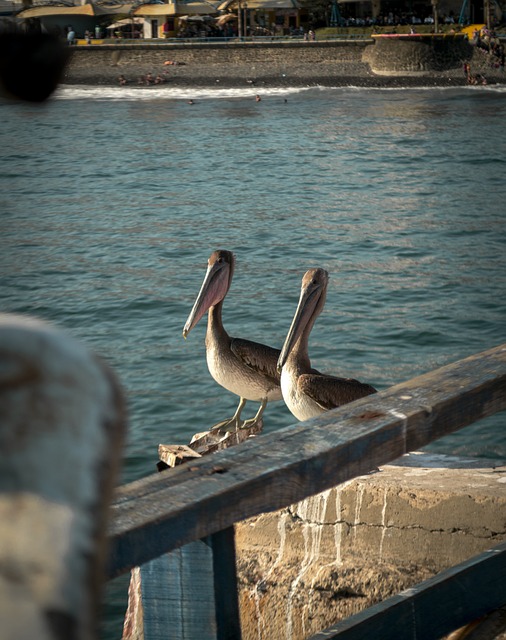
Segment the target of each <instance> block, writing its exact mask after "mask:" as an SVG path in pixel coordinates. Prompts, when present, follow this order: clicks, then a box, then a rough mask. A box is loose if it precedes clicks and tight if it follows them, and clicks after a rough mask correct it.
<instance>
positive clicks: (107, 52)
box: [64, 39, 504, 87]
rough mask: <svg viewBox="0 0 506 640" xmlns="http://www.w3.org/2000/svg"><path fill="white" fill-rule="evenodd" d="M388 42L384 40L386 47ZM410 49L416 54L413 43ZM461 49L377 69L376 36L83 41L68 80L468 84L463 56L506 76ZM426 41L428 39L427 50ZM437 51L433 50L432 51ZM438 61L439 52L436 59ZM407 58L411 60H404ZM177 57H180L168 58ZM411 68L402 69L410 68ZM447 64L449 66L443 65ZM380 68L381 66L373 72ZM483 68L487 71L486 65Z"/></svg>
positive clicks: (393, 59)
mask: <svg viewBox="0 0 506 640" xmlns="http://www.w3.org/2000/svg"><path fill="white" fill-rule="evenodd" d="M383 46H384V45H381V47H383ZM410 46H411V53H410V54H409V55H410V56H413V43H412V44H411V45H410ZM466 46H467V48H465V47H464V45H462V47H463V48H461V50H460V53H458V55H452V56H448V55H446V56H445V64H444V65H443V66H441V65H440V64H439V65H438V64H432V67H434V68H431V66H430V64H429V65H427V64H426V65H425V67H424V74H413V73H410V71H409V69H410V67H413V65H415V66H416V63H415V62H413V61H412V60H411V59H410V58H408V59H406V55H407V54H406V51H405V49H406V47H404V46H402V47H400V48H399V50H398V52H397V53H396V52H394V53H392V52H390V53H389V57H388V60H389V62H388V64H389V65H390V67H391V70H392V73H385V70H384V69H379V66H381V65H380V63H378V62H377V61H376V63H375V65H376V67H374V65H372V66H371V61H372V60H374V59H375V58H377V55H376V54H377V53H378V51H379V48H376V47H377V44H374V40H373V39H370V40H346V41H329V42H303V41H290V42H271V43H265V42H261V43H260V42H242V43H240V42H235V43H230V42H227V43H225V42H224V43H196V44H193V43H181V44H179V43H177V44H165V43H159V42H157V43H146V42H144V43H141V44H110V45H107V44H103V45H88V46H86V45H85V46H78V47H75V48H74V49H73V55H72V59H71V62H70V64H69V66H68V68H67V71H66V73H65V77H64V82H65V83H67V84H92V85H117V84H118V77H119V75H120V74H121V75H123V76H125V78H126V79H127V80H128V83H129V84H137V82H138V78H139V76H143V75H145V74H147V73H152V74H153V75H154V76H156V75H157V74H161V75H163V77H164V80H165V81H166V82H168V83H170V84H172V85H173V86H195V87H212V86H217V85H219V86H221V87H225V86H226V87H236V86H244V85H250V86H256V87H262V86H263V87H289V86H318V85H320V86H347V85H354V86H373V87H374V86H376V87H381V86H434V85H437V86H448V85H450V86H451V85H462V84H465V83H466V80H465V76H464V73H463V71H462V64H461V62H462V60H461V58H462V56H466V55H469V58H470V60H471V65H472V66H473V65H480V71H482V69H481V67H483V65H485V66H486V67H487V70H486V73H485V75H486V76H487V77H488V78H490V80H491V81H492V82H503V81H504V78H503V76H504V72H502V73H501V72H499V71H496V70H493V69H492V68H490V65H489V64H488V61H487V60H486V59H485V57H484V56H483V55H482V54H481V53H480V54H479V55H476V53H477V52H476V51H474V49H473V48H472V47H470V46H468V45H466ZM426 50H427V46H426V45H422V51H426ZM433 58H434V56H433ZM434 59H436V61H437V59H438V58H437V52H436V55H435V58H434ZM406 60H407V63H406ZM166 62H176V63H177V64H175V65H174V64H170V65H169V64H165V63H166ZM406 64H407V67H408V68H407V69H406V70H405V71H403V65H404V68H406ZM443 67H444V68H443ZM375 68H377V71H378V72H375V70H374V69H375ZM482 72H483V71H482Z"/></svg>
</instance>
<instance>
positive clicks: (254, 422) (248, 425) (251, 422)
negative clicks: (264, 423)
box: [239, 398, 267, 429]
mask: <svg viewBox="0 0 506 640" xmlns="http://www.w3.org/2000/svg"><path fill="white" fill-rule="evenodd" d="M266 406H267V399H266V398H264V400H262V404H261V405H260V408H259V409H258V411H257V413H256V415H255V416H254V417H253V418H250V419H249V420H244V422H243V423H242V424H241V426H240V427H239V428H240V429H251V428H252V427H254V426H256V425H257V424H258V423H259V422H260V421H261V420H262V414H263V412H264V409H265V407H266Z"/></svg>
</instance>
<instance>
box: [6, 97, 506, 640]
mask: <svg viewBox="0 0 506 640" xmlns="http://www.w3.org/2000/svg"><path fill="white" fill-rule="evenodd" d="M255 93H256V91H254V90H251V89H244V90H242V89H241V90H237V89H236V90H221V89H215V90H206V91H201V90H199V91H195V90H175V89H171V88H170V87H168V86H163V87H161V88H154V87H147V88H145V89H144V88H133V89H130V88H123V87H122V88H119V87H118V88H116V87H113V88H109V89H104V88H101V89H95V88H91V87H72V88H71V87H63V88H61V89H60V90H59V91H58V92H57V94H56V95H55V97H54V98H53V99H52V100H50V101H49V102H47V103H46V104H44V105H42V106H33V105H26V104H15V103H7V102H2V103H0V114H1V117H2V127H1V128H0V149H1V152H0V187H1V188H0V203H1V206H0V210H1V217H0V225H1V226H0V274H1V278H0V305H1V307H0V308H1V309H2V311H8V312H16V313H26V314H32V315H36V316H39V317H41V318H44V319H46V320H50V321H52V322H54V323H56V324H57V325H59V326H61V327H64V328H65V329H66V330H67V331H69V332H70V333H71V334H72V335H74V336H76V337H78V338H79V339H81V340H83V341H84V342H85V343H87V344H88V345H89V346H90V347H91V348H92V349H94V350H95V351H97V352H98V353H100V354H101V355H103V356H104V357H105V358H106V359H107V360H108V361H109V362H110V363H111V364H112V365H113V367H114V369H115V370H116V372H117V373H118V375H119V377H120V380H121V381H122V384H123V386H124V388H125V392H126V394H127V397H128V404H129V416H130V419H129V437H128V443H127V447H126V451H125V459H124V465H123V476H122V480H123V481H130V480H133V479H136V478H139V477H142V476H145V475H147V474H149V473H153V472H154V471H155V464H156V461H157V446H158V444H159V443H167V444H169V443H186V442H187V441H188V440H189V439H190V438H191V436H192V435H193V433H195V432H198V431H202V430H204V429H206V428H208V427H209V426H211V425H212V424H213V423H215V422H218V421H219V420H222V419H224V418H226V417H229V416H230V415H232V413H233V411H234V409H235V407H236V404H237V398H236V397H234V396H232V395H231V394H229V393H228V392H226V391H224V390H223V389H221V388H220V387H219V386H218V385H216V383H215V382H214V381H213V380H212V378H211V377H210V375H209V374H208V372H207V368H206V363H205V353H204V334H205V322H204V321H203V320H202V321H201V323H200V324H199V325H198V326H197V327H196V328H195V329H194V330H193V331H192V332H191V334H190V335H189V337H188V339H187V340H186V341H184V340H183V338H182V329H183V325H184V322H185V320H186V317H187V315H188V313H189V311H190V309H191V307H192V305H193V302H194V299H195V297H196V295H197V293H198V290H199V288H200V285H201V282H202V279H203V276H204V273H205V268H206V261H207V258H208V257H209V254H210V252H211V251H212V250H214V249H216V248H226V249H230V250H232V251H234V253H235V254H236V259H237V264H236V272H235V276H234V281H233V283H232V287H231V289H230V292H229V294H228V296H227V299H226V301H225V305H224V323H225V326H226V328H227V330H228V331H229V333H231V335H237V336H241V337H247V338H249V339H253V340H257V341H260V342H264V343H267V344H270V345H272V346H277V347H280V346H281V344H282V342H283V340H284V337H285V335H286V332H287V330H288V327H289V325H290V322H291V319H292V316H293V313H294V311H295V307H296V304H297V301H298V296H299V291H300V281H301V277H302V275H303V274H304V272H305V271H306V270H307V269H308V268H310V267H313V266H321V267H324V268H326V269H327V270H328V271H329V272H330V284H329V290H328V295H327V303H326V307H325V310H324V312H323V314H322V315H321V316H320V318H319V319H318V321H317V323H316V325H315V327H314V329H313V332H312V336H311V341H310V354H311V357H312V362H313V365H314V366H315V367H317V368H318V369H320V370H321V371H324V372H328V373H334V374H336V375H343V376H352V377H356V378H359V379H360V380H363V381H366V382H369V383H371V384H373V385H374V386H376V387H377V388H378V389H385V388H387V387H389V386H391V385H392V384H396V383H398V382H402V381H404V380H407V379H409V378H412V377H414V376H416V375H418V374H421V373H425V372H428V371H430V370H432V369H435V368H437V367H440V366H442V365H445V364H447V363H450V362H453V361H455V360H458V359H460V358H463V357H466V356H469V355H472V354H474V353H477V352H480V351H482V350H485V349H488V348H491V347H494V346H496V345H499V344H501V343H503V342H506V274H505V263H506V222H505V210H504V207H505V202H506V183H505V169H506V127H505V124H504V123H505V120H506V88H505V87H501V86H488V87H463V88H452V89H438V88H433V89H392V90H381V89H374V90H373V89H358V88H353V87H347V88H339V89H317V88H312V89H307V90H301V89H294V90H291V91H290V90H288V91H287V90H271V91H262V92H261V97H262V101H261V102H255V99H254V96H255ZM190 98H191V99H193V101H194V104H193V105H190V104H188V100H189V99H190ZM256 409H257V407H256V406H253V405H252V404H248V405H247V407H246V409H245V412H244V415H245V416H246V415H247V416H249V415H253V413H254V412H255V411H256ZM264 422H265V430H266V431H274V430H276V429H279V428H281V427H285V426H289V425H290V424H293V423H294V422H295V419H294V418H293V417H292V416H291V414H290V413H289V412H288V410H287V409H286V408H285V407H284V406H283V404H282V403H275V404H274V403H273V404H271V405H269V406H268V408H267V410H266V413H265V417H264ZM431 448H432V449H433V450H436V451H444V452H448V453H454V454H460V455H466V456H479V457H482V458H483V459H484V460H486V459H497V458H503V459H504V458H506V429H505V419H504V416H503V415H502V416H501V415H500V416H496V417H493V418H490V419H488V420H485V421H482V422H480V423H478V424H476V425H473V426H472V427H469V428H467V429H464V430H462V431H461V432H459V433H457V434H454V435H453V436H451V437H448V438H445V439H443V440H441V441H439V442H437V443H434V444H433V445H432V446H431ZM125 602H126V580H125V579H124V578H121V579H119V580H117V581H114V582H113V583H112V584H111V585H110V586H109V587H108V595H107V610H106V612H105V614H104V630H103V638H104V639H107V640H109V639H110V640H112V639H117V638H119V637H120V636H121V619H122V615H123V613H124V607H125Z"/></svg>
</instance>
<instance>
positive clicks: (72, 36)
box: [67, 27, 76, 45]
mask: <svg viewBox="0 0 506 640" xmlns="http://www.w3.org/2000/svg"><path fill="white" fill-rule="evenodd" d="M75 43H76V32H75V31H74V29H73V28H72V27H69V30H68V31H67V44H69V45H72V44H75Z"/></svg>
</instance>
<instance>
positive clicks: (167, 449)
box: [157, 420, 263, 471]
mask: <svg viewBox="0 0 506 640" xmlns="http://www.w3.org/2000/svg"><path fill="white" fill-rule="evenodd" d="M262 428H263V421H262V420H259V422H258V423H257V424H255V425H254V426H252V427H248V428H247V429H239V430H238V431H226V432H223V431H219V430H217V429H210V430H209V431H202V432H200V433H196V434H195V435H194V436H193V438H192V439H191V440H190V443H189V444H188V445H185V444H159V445H158V457H159V459H160V460H159V462H158V464H157V468H158V471H163V470H164V469H168V468H173V467H176V466H178V465H180V464H183V463H184V462H191V461H195V460H196V459H197V458H201V457H202V456H205V455H208V454H210V453H215V452H216V451H221V450H222V449H228V448H229V447H233V446H234V445H236V444H240V443H241V442H245V441H246V440H248V439H249V438H251V437H253V436H255V435H257V434H259V433H261V431H262Z"/></svg>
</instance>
